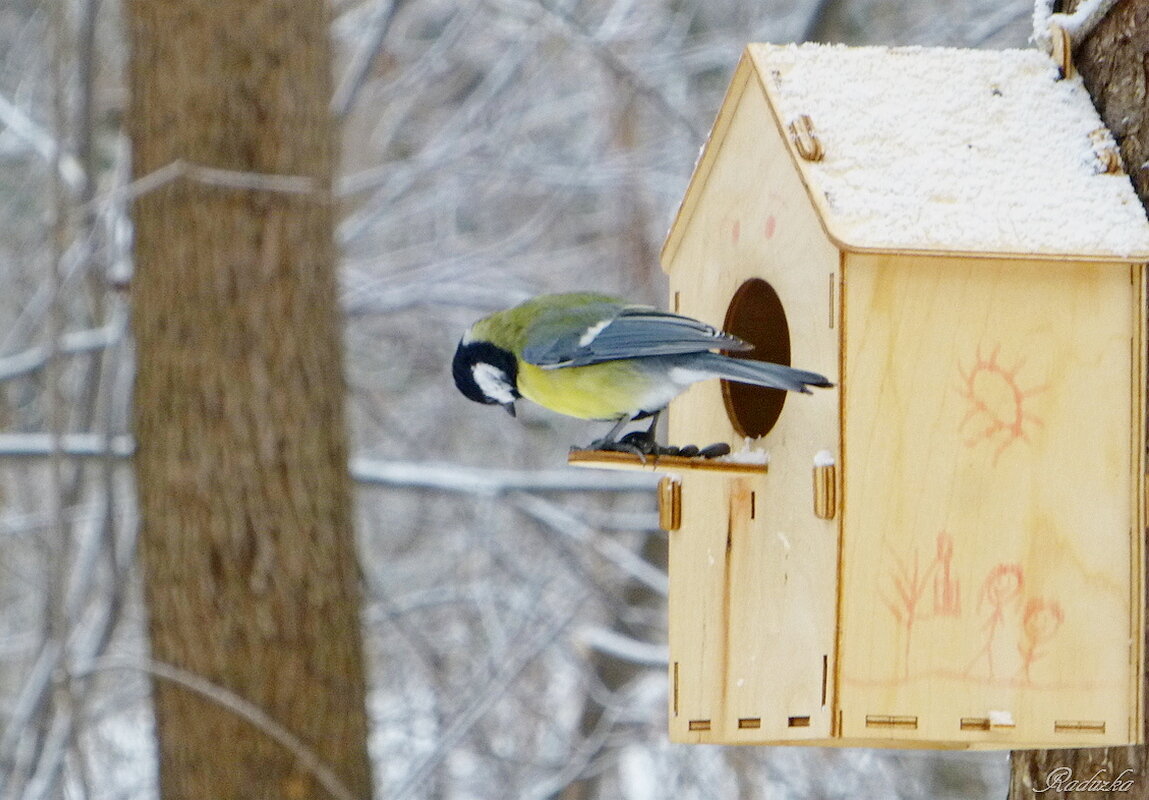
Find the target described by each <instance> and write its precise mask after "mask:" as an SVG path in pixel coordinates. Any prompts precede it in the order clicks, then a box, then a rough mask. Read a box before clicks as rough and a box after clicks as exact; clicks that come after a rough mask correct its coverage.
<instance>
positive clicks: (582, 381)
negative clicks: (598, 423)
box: [452, 292, 833, 452]
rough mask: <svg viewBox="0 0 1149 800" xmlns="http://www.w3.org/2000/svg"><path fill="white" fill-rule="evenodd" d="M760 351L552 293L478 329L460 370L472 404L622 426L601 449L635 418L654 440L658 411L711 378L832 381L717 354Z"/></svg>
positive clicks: (692, 324) (629, 308) (710, 332)
mask: <svg viewBox="0 0 1149 800" xmlns="http://www.w3.org/2000/svg"><path fill="white" fill-rule="evenodd" d="M751 349H753V346H752V345H749V344H747V343H746V342H744V341H742V340H741V339H739V338H737V337H735V336H731V335H730V334H728V333H723V332H722V331H719V330H717V329H716V328H713V327H711V326H710V325H707V324H705V323H703V322H699V321H698V320H696V319H691V318H690V317H686V316H682V315H681V314H673V313H670V312H667V311H658V310H657V309H654V308H652V307H650V306H641V305H631V304H629V303H626V302H624V301H623V300H619V299H618V298H615V297H611V296H609V295H604V294H595V293H589V292H575V293H568V294H548V295H541V296H539V297H536V298H534V299H532V300H528V301H526V302H525V303H521V304H520V305H517V306H515V307H514V308H511V309H508V310H506V311H499V312H497V313H495V314H491V315H490V316H488V317H484V318H483V319H481V320H479V321H478V322H476V323H475V324H474V325H472V326H471V327H470V329H469V330H468V331H467V332H466V333H465V334H463V338H462V339H461V340H460V341H459V346H458V348H457V349H456V350H455V358H454V362H453V363H452V373H453V374H454V378H455V385H456V386H457V387H459V391H461V392H462V393H463V394H464V395H466V396H467V397H468V398H470V399H471V400H474V401H475V402H477V403H486V404H489V405H496V404H497V405H500V406H502V407H503V408H504V409H506V411H507V412H508V413H509V414H510V415H511V416H514V415H515V401H516V400H518V399H519V398H521V397H525V398H527V399H528V400H531V401H533V402H535V403H537V404H538V405H540V406H543V407H544V408H548V409H550V410H551V411H556V412H558V413H560V414H565V415H567V416H570V417H578V418H580V419H590V420H604V421H613V422H614V423H615V425H614V427H613V428H612V429H611V430H610V432H609V433H608V434H607V435H606V436H605V437H604V438H602V439H600V440H598V441H597V442H595V443H594V444H592V445H591V447H592V448H595V449H616V448H615V447H614V446H615V445H616V444H617V442H616V439H615V437H616V436H617V434H618V432H619V431H621V430H622V428H623V427H624V426H625V425H626V424H627V423H628V422H630V421H632V420H636V419H641V418H644V417H651V416H653V417H654V421H653V422H652V423H651V426H650V429H649V430H648V431H647V432H646V434H645V436H646V437H647V439H648V440H649V442H650V443H651V444H652V443H653V436H654V426H655V423H656V422H657V419H658V414H659V413H660V412H661V411H662V410H663V409H664V408H666V406H667V404H668V403H670V401H671V400H673V399H674V398H675V397H677V396H678V394H679V393H681V392H682V391H683V390H685V389H686V388H687V387H688V386H690V385H691V384H692V383H696V382H697V381H702V380H706V379H708V378H724V379H726V380H730V381H736V382H738V383H749V384H753V385H756V386H766V387H771V388H775V389H786V390H788V391H792V392H805V393H809V391H810V389H809V388H808V387H810V386H822V387H828V386H832V385H833V384H831V383H830V381H828V380H827V379H826V378H825V377H824V376H822V375H819V374H818V373H816V372H807V371H806V370H801V369H794V368H792V367H787V366H783V365H781V364H772V363H769V362H765V361H752V360H749V359H740V358H731V357H730V356H726V355H722V354H720V353H716V352H713V351H715V350H730V351H744V350H751ZM623 449H633V447H632V445H630V444H627V445H626V446H624V448H623ZM647 452H649V450H648V451H647Z"/></svg>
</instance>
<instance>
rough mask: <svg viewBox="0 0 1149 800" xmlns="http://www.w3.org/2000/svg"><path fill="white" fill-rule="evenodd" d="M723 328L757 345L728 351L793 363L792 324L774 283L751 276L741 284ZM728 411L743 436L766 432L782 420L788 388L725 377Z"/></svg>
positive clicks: (774, 361) (723, 385)
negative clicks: (791, 355) (759, 384)
mask: <svg viewBox="0 0 1149 800" xmlns="http://www.w3.org/2000/svg"><path fill="white" fill-rule="evenodd" d="M723 330H725V331H726V332H727V333H731V334H734V335H735V336H737V337H738V338H739V339H741V340H742V341H744V342H747V343H749V344H752V345H754V349H753V350H747V351H745V352H729V351H728V352H727V353H726V355H729V356H732V357H733V358H749V359H752V360H754V361H771V362H773V363H775V364H784V365H786V366H790V327H789V326H788V325H787V324H786V312H785V310H784V309H783V308H782V301H781V300H780V299H778V293H777V292H775V291H774V287H773V286H771V285H770V284H769V283H767V282H766V281H764V280H762V279H761V278H751V279H750V280H748V281H746V283H744V284H742V285H741V286H739V287H738V291H736V292H735V293H734V297H733V299H731V301H730V308H729V309H728V310H727V311H726V322H725V323H724V324H723ZM722 399H723V400H724V401H725V403H726V414H727V415H728V416H729V417H730V423H731V424H732V425H733V426H734V430H736V431H738V434H739V435H740V436H749V437H751V438H754V439H756V438H758V437H759V436H765V435H766V434H767V433H769V432H770V430H771V429H772V428H773V427H774V425H775V423H777V422H778V417H779V416H780V415H781V413H782V406H783V405H784V404H785V402H786V392H785V391H784V390H782V389H767V388H764V387H762V386H750V385H747V384H745V383H734V382H733V381H722Z"/></svg>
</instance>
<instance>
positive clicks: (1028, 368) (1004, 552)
mask: <svg viewBox="0 0 1149 800" xmlns="http://www.w3.org/2000/svg"><path fill="white" fill-rule="evenodd" d="M1147 260H1149V223H1147V222H1146V218H1145V214H1144V212H1143V210H1142V208H1141V205H1140V204H1139V202H1138V201H1137V198H1136V197H1135V196H1134V194H1133V191H1132V188H1131V186H1130V183H1129V180H1128V179H1127V177H1126V176H1124V175H1123V174H1122V173H1121V171H1120V160H1119V159H1118V158H1117V157H1116V150H1115V149H1114V146H1113V140H1112V138H1111V137H1110V136H1109V134H1108V132H1107V131H1106V130H1105V128H1104V127H1103V125H1102V123H1101V121H1100V120H1099V119H1098V117H1097V114H1096V112H1095V111H1094V109H1093V107H1092V105H1091V103H1090V100H1089V97H1088V95H1087V93H1086V92H1085V90H1084V88H1083V87H1082V85H1081V83H1080V82H1079V80H1076V79H1074V80H1059V71H1058V68H1057V67H1056V66H1055V65H1054V63H1053V62H1052V61H1051V60H1050V59H1049V58H1048V57H1047V56H1045V55H1044V54H1042V53H1039V52H1037V51H1004V52H1001V51H999V52H990V51H963V50H949V49H922V48H905V49H886V48H845V47H828V46H819V45H803V46H792V45H791V46H771V45H751V46H750V47H748V48H747V51H746V53H745V55H744V57H743V58H742V60H741V63H740V64H739V66H738V69H737V72H736V73H735V75H734V79H733V83H732V85H731V87H730V89H729V91H728V93H727V95H726V99H725V101H724V103H723V105H722V108H721V110H720V112H719V115H718V119H717V121H716V123H715V125H714V129H713V131H712V133H711V136H710V139H709V142H708V144H707V145H706V148H705V150H704V151H703V153H702V156H701V158H700V160H699V162H698V165H697V167H696V169H695V172H694V176H693V178H692V180H691V182H690V186H689V189H688V190H687V192H686V196H685V199H684V200H683V202H682V206H681V208H680V210H679V212H678V216H677V219H676V221H675V222H674V225H673V227H672V229H671V231H670V234H669V236H668V238H667V241H666V245H665V247H664V249H663V253H662V263H663V266H664V268H665V270H666V272H667V273H668V274H669V276H670V286H671V301H672V307H673V308H674V309H675V310H678V311H681V312H682V313H685V314H689V315H691V316H695V317H698V318H701V319H704V320H707V321H710V322H712V323H714V324H718V325H722V326H723V327H724V328H725V329H726V330H729V331H731V332H732V333H735V334H738V335H740V336H742V337H744V338H746V339H747V340H749V341H751V342H752V343H754V344H755V345H756V346H757V349H756V350H755V351H754V353H753V354H751V357H762V358H765V359H767V360H772V361H776V362H782V363H789V364H793V365H794V366H798V367H802V368H805V369H811V370H816V371H819V372H822V373H824V374H825V375H827V376H828V377H830V379H831V380H833V381H834V382H835V383H836V384H837V385H836V388H834V389H829V390H815V391H814V393H813V394H812V395H809V396H803V395H793V394H791V395H784V394H782V393H780V392H776V391H771V390H764V389H757V388H752V387H745V386H740V385H720V384H718V383H717V382H710V383H703V384H698V385H696V386H695V387H693V388H692V389H691V390H690V391H689V392H687V393H686V394H685V395H683V396H682V397H680V398H679V399H678V400H677V401H675V402H674V403H673V404H672V406H671V409H670V424H669V441H670V442H672V443H678V444H687V443H693V444H699V445H704V444H709V443H711V442H715V441H730V442H733V443H734V447H735V450H738V448H739V446H740V443H741V442H743V441H744V439H746V438H747V437H749V442H748V445H747V448H748V450H749V452H750V453H752V454H757V458H756V459H755V458H753V457H751V458H741V459H738V458H736V459H734V460H733V461H728V462H721V463H724V464H725V466H723V467H722V468H716V467H715V465H714V464H708V463H706V462H699V461H697V460H691V459H674V460H656V459H651V460H650V462H649V463H648V464H647V465H646V466H647V467H648V468H655V469H662V470H664V471H666V472H668V473H670V475H668V477H667V478H666V479H664V482H663V487H662V491H660V493H659V495H660V502H661V505H662V515H661V517H662V520H663V524H664V525H665V526H666V527H668V528H670V529H672V530H671V531H670V534H669V535H670V548H671V550H670V587H671V588H670V681H671V691H670V692H669V695H670V703H669V705H670V731H671V738H672V739H673V740H675V741H680V742H698V743H727V744H734V743H739V744H764V743H772V744H778V743H790V744H815V745H826V744H850V745H863V746H894V747H938V748H1002V749H1006V748H1008V749H1015V748H1038V747H1040V748H1049V747H1059V746H1065V747H1083V746H1101V745H1117V744H1125V743H1136V742H1141V741H1144V735H1143V729H1144V724H1143V723H1144V720H1143V719H1142V707H1143V698H1142V686H1143V685H1144V678H1145V675H1144V671H1145V657H1144V652H1143V643H1144V632H1143V631H1144V629H1143V625H1144V616H1145V609H1144V597H1145V567H1144V564H1145V553H1144V544H1143V543H1144V531H1145V524H1146V510H1145V498H1146V490H1145V467H1146V458H1145V450H1146V423H1145V416H1146V390H1145V386H1146V377H1147V375H1146V347H1147V345H1146V291H1147V289H1146V261H1147ZM611 460H613V461H615V462H618V461H626V459H625V458H623V457H619V456H617V455H616V454H615V455H606V454H603V455H601V456H600V455H598V454H594V453H576V454H574V455H573V457H572V461H574V462H576V463H583V464H588V465H592V466H636V465H635V464H633V463H632V464H628V465H627V464H619V463H606V462H607V461H611ZM755 460H757V461H758V462H759V463H747V462H751V461H755Z"/></svg>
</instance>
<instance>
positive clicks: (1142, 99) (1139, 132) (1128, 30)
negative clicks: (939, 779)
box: [1009, 0, 1149, 800]
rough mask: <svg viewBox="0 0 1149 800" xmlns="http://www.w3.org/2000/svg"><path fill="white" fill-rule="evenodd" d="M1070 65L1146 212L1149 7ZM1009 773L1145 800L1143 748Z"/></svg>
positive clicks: (1047, 758) (1147, 769)
mask: <svg viewBox="0 0 1149 800" xmlns="http://www.w3.org/2000/svg"><path fill="white" fill-rule="evenodd" d="M1066 6H1067V8H1065V10H1066V11H1072V10H1073V8H1075V7H1076V6H1077V3H1076V2H1071V3H1068V4H1066ZM1074 64H1075V66H1076V67H1077V69H1078V70H1079V71H1080V72H1081V77H1082V79H1083V80H1084V81H1085V86H1086V88H1088V90H1089V94H1090V95H1091V96H1092V97H1093V103H1094V105H1096V106H1097V110H1098V111H1099V112H1100V113H1101V117H1102V119H1103V120H1104V121H1105V124H1106V125H1107V126H1108V127H1109V129H1110V130H1111V131H1112V132H1113V135H1114V136H1115V137H1116V139H1117V141H1118V142H1119V143H1120V145H1121V156H1122V160H1123V161H1124V163H1125V168H1126V169H1127V170H1128V172H1129V176H1130V178H1131V179H1132V180H1133V187H1134V189H1135V190H1136V191H1137V196H1138V197H1140V198H1141V202H1142V203H1143V204H1144V205H1145V206H1146V208H1149V170H1147V169H1146V167H1145V166H1144V165H1145V164H1146V163H1147V162H1149V106H1147V105H1146V98H1147V97H1149V73H1147V72H1146V65H1147V64H1149V3H1146V2H1144V0H1122V2H1119V3H1118V4H1117V5H1116V6H1114V8H1113V10H1112V11H1110V12H1109V15H1108V16H1107V17H1106V18H1105V19H1104V20H1102V21H1101V23H1100V24H1099V25H1098V27H1097V28H1096V29H1095V30H1094V31H1093V33H1092V34H1091V35H1090V36H1089V38H1088V39H1086V40H1085V42H1084V43H1083V44H1082V45H1081V47H1080V48H1079V49H1078V50H1077V52H1076V53H1075V54H1074ZM1083 646H1087V643H1083ZM1146 697H1149V687H1147V690H1146ZM1011 766H1012V774H1011V778H1010V791H1009V796H1010V799H1011V800H1032V799H1033V798H1035V797H1054V796H1056V797H1058V798H1089V799H1090V800H1101V798H1105V797H1112V798H1130V797H1141V796H1144V792H1146V791H1147V790H1149V748H1147V747H1145V746H1139V747H1108V748H1091V749H1086V750H1019V751H1015V752H1014V753H1013V754H1012V756H1011ZM1057 768H1063V769H1065V770H1068V772H1066V775H1067V776H1071V777H1072V778H1074V779H1077V780H1080V781H1083V782H1084V781H1088V780H1089V779H1090V778H1091V777H1093V776H1094V775H1098V777H1099V778H1100V779H1102V780H1109V781H1113V780H1115V779H1118V778H1119V777H1120V776H1121V775H1122V773H1125V775H1124V778H1122V779H1121V781H1122V783H1121V784H1120V785H1117V786H1115V788H1114V790H1113V791H1084V790H1083V791H1069V792H1041V790H1042V789H1048V788H1049V786H1050V784H1051V783H1055V782H1054V781H1051V778H1050V775H1051V772H1052V771H1053V770H1055V769H1057ZM1126 770H1128V772H1125V771H1126ZM1128 780H1133V781H1134V783H1133V786H1132V788H1130V787H1128V786H1126V785H1125V784H1124V783H1123V781H1128ZM1055 788H1056V783H1055ZM1123 789H1124V790H1123Z"/></svg>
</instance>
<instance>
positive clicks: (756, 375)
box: [691, 353, 834, 394]
mask: <svg viewBox="0 0 1149 800" xmlns="http://www.w3.org/2000/svg"><path fill="white" fill-rule="evenodd" d="M697 358H698V360H697V361H693V363H692V364H691V366H693V367H697V368H700V369H704V370H706V371H708V372H713V373H714V374H715V375H716V376H717V377H719V378H725V379H726V380H730V381H735V382H737V383H749V384H753V385H755V386H765V387H767V388H770V389H785V390H786V391H789V392H804V393H806V394H809V393H810V389H809V387H811V386H819V387H823V388H827V387H830V386H833V385H834V384H832V383H830V381H829V380H828V379H827V378H826V376H824V375H820V374H818V373H817V372H810V371H808V370H804V369H795V368H794V367H786V366H783V365H782V364H773V363H770V362H769V361H754V360H752V359H748V358H731V357H730V356H724V355H721V354H720V353H700V354H699V356H698V357H697Z"/></svg>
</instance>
